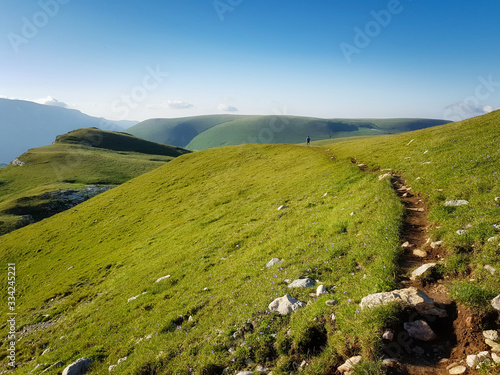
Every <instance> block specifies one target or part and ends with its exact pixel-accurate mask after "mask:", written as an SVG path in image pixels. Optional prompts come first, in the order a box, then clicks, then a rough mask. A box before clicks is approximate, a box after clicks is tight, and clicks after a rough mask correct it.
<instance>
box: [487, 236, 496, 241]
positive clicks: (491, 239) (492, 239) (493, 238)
mask: <svg viewBox="0 0 500 375" xmlns="http://www.w3.org/2000/svg"><path fill="white" fill-rule="evenodd" d="M495 241H498V237H497V236H495V237H490V238H488V242H495Z"/></svg>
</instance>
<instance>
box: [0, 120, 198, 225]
mask: <svg viewBox="0 0 500 375" xmlns="http://www.w3.org/2000/svg"><path fill="white" fill-rule="evenodd" d="M188 152H189V151H187V150H184V149H181V148H179V147H173V146H166V145H163V144H158V143H154V142H150V141H146V140H142V139H139V138H136V137H134V136H132V135H130V134H126V133H120V132H112V131H104V130H99V129H97V128H87V129H78V130H75V131H71V132H69V133H67V134H64V135H60V136H58V137H57V138H56V141H55V142H54V143H53V144H52V145H49V146H44V147H39V148H35V149H31V150H29V151H28V152H26V153H24V154H23V155H21V156H20V157H19V158H18V160H19V162H20V164H21V165H9V166H7V167H5V168H2V169H0V234H3V233H5V232H7V231H10V230H13V229H15V228H16V227H19V226H21V225H26V224H28V223H30V221H32V220H33V219H35V220H40V218H44V217H47V216H50V215H51V214H53V213H54V212H58V211H60V210H62V209H64V208H65V207H68V205H70V206H71V202H70V201H67V200H65V202H64V204H61V202H58V201H59V199H58V197H59V196H61V194H56V192H58V191H61V190H63V191H65V190H69V191H81V193H82V194H81V195H82V196H83V197H85V198H88V197H90V196H91V195H92V194H89V191H90V190H89V189H88V188H87V187H88V185H106V186H116V185H119V184H121V183H123V182H125V181H128V180H129V179H131V178H133V177H136V176H139V175H141V174H143V173H145V172H148V171H150V170H152V169H154V168H157V167H159V166H161V165H163V164H164V163H166V162H168V161H170V160H172V159H173V158H175V157H177V156H180V155H183V154H186V153H188ZM93 190H94V191H95V192H96V193H97V192H99V191H102V189H98V188H95V189H93ZM52 193H54V194H52ZM76 201H79V200H76ZM44 212H45V213H44Z"/></svg>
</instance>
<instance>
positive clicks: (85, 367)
mask: <svg viewBox="0 0 500 375" xmlns="http://www.w3.org/2000/svg"><path fill="white" fill-rule="evenodd" d="M91 363H92V360H91V359H90V358H87V357H83V358H80V359H78V360H77V361H76V362H73V363H72V364H70V365H69V366H67V367H66V368H65V369H64V371H63V373H62V375H82V374H86V373H87V372H88V371H89V369H90V364H91Z"/></svg>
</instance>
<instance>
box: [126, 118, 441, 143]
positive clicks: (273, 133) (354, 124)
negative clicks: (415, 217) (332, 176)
mask: <svg viewBox="0 0 500 375" xmlns="http://www.w3.org/2000/svg"><path fill="white" fill-rule="evenodd" d="M445 123H448V121H445V120H432V119H342V118H341V119H320V118H314V117H300V116H285V115H279V116H278V115H277V116H256V115H253V116H245V115H210V116H197V117H186V118H177V119H152V120H146V121H143V122H141V123H139V124H137V125H135V126H133V127H131V128H129V129H127V131H128V132H130V133H131V134H133V135H135V136H138V137H141V138H144V139H149V140H153V139H154V140H157V141H158V142H161V143H168V144H173V145H177V146H180V147H186V148H188V149H192V150H204V149H207V148H214V147H220V146H228V145H239V144H247V143H292V144H297V143H303V142H304V141H305V139H306V137H307V136H310V137H311V138H312V139H313V140H320V139H331V138H343V137H355V136H367V135H380V134H395V133H401V132H406V131H411V130H417V129H422V128H427V127H432V126H437V125H442V124H445Z"/></svg>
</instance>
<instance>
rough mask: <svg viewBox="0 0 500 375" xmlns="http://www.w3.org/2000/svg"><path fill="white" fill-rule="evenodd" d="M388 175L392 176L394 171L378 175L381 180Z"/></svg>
mask: <svg viewBox="0 0 500 375" xmlns="http://www.w3.org/2000/svg"><path fill="white" fill-rule="evenodd" d="M386 177H392V173H385V174H382V175H380V176H378V179H379V181H380V180H383V179H384V178H386Z"/></svg>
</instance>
